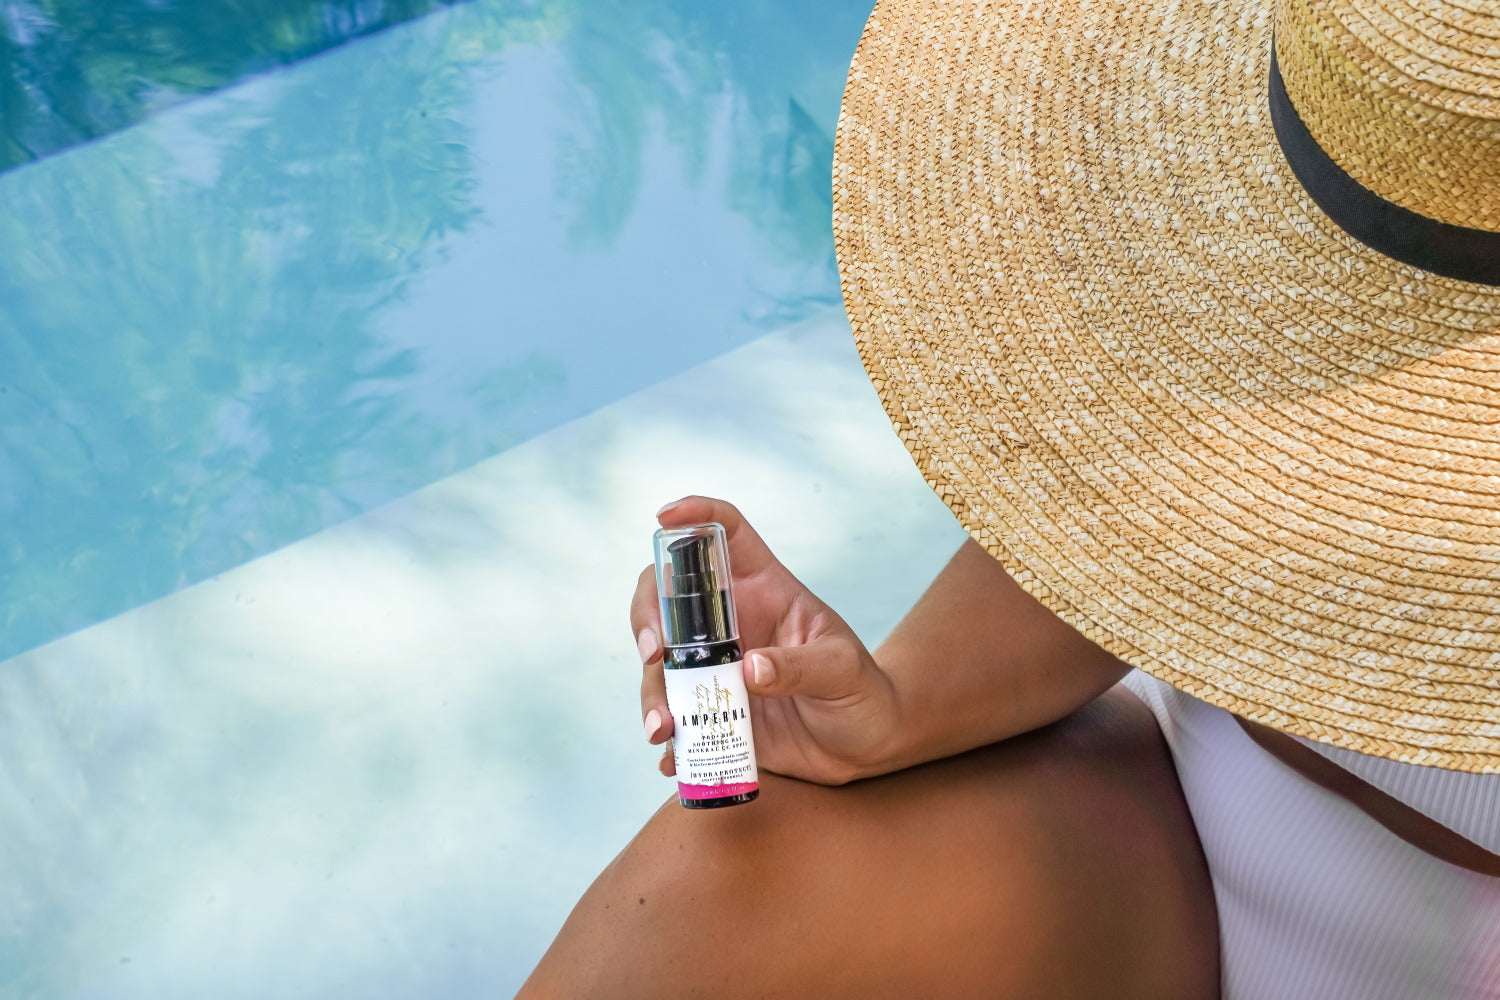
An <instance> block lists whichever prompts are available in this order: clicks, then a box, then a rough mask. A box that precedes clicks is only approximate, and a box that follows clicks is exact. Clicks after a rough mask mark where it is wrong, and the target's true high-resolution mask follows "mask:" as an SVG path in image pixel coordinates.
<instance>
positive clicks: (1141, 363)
mask: <svg viewBox="0 0 1500 1000" xmlns="http://www.w3.org/2000/svg"><path fill="white" fill-rule="evenodd" d="M834 231H835V240H836V244H837V248H838V257H839V264H840V271H841V275H842V280H843V287H844V297H845V304H846V306H847V310H848V313H849V318H850V321H851V323H852V325H853V328H854V333H855V337H856V340H857V343H858V347H859V351H860V354H861V356H862V358H863V360H864V363H865V367H866V369H867V371H868V372H869V375H870V378H871V379H872V381H873V383H874V385H875V387H876V389H877V391H878V392H879V395H880V398H881V399H882V401H883V402H884V405H885V407H886V409H887V412H888V413H889V415H890V417H891V419H892V421H893V423H894V424H895V427H896V429H897V431H898V433H899V434H900V436H901V438H902V440H903V441H904V442H905V443H906V445H907V447H908V449H909V450H910V451H911V453H912V455H913V457H914V458H915V460H916V463H917V465H918V467H919V468H920V470H921V471H922V474H923V475H924V476H925V477H926V478H927V480H928V482H929V483H930V484H931V485H932V487H933V488H934V489H935V490H936V491H937V492H938V494H939V495H940V496H941V497H942V498H943V499H944V500H945V501H946V502H947V503H948V504H949V506H950V507H951V508H952V509H953V510H954V512H955V513H956V514H957V516H958V518H959V520H960V521H961V522H962V524H963V525H964V527H965V528H966V529H967V530H968V531H969V533H970V535H971V536H972V537H974V538H975V539H977V540H978V541H979V542H980V543H982V544H983V545H984V547H985V548H986V549H988V550H989V551H990V552H991V553H993V554H994V555H995V556H997V557H998V558H999V559H1000V560H1001V561H1002V562H1003V563H1004V564H1005V566H1006V567H1007V568H1008V569H1009V570H1010V571H1011V573H1012V574H1013V575H1014V576H1015V577H1016V579H1017V580H1018V581H1019V582H1020V583H1021V585H1022V586H1023V587H1025V588H1026V589H1027V591H1029V592H1030V593H1031V594H1032V595H1034V596H1035V597H1037V598H1038V599H1040V600H1041V601H1042V602H1043V603H1044V604H1046V605H1047V606H1048V607H1050V608H1051V609H1053V610H1054V611H1055V612H1057V613H1058V614H1059V615H1061V616H1062V617H1063V618H1064V619H1065V620H1066V621H1068V622H1069V623H1071V624H1072V625H1073V626H1075V627H1076V628H1078V629H1079V630H1081V631H1082V632H1083V633H1084V634H1085V635H1087V636H1088V637H1089V638H1090V639H1092V640H1094V641H1095V642H1097V643H1098V644H1100V645H1101V646H1103V647H1104V648H1106V649H1108V650H1109V651H1111V652H1112V653H1114V654H1116V655H1118V656H1119V657H1121V658H1122V659H1123V660H1125V661H1127V662H1128V663H1130V664H1132V665H1134V666H1136V667H1139V668H1140V669H1142V670H1144V671H1146V672H1148V673H1150V674H1153V675H1155V676H1156V677H1159V678H1161V679H1162V680H1164V681H1166V682H1168V683H1170V684H1172V685H1174V686H1176V687H1178V688H1180V689H1182V690H1184V691H1186V692H1188V693H1190V694H1192V695H1195V696H1196V697H1198V698H1201V699H1204V700H1206V701H1208V702H1211V703H1213V704H1216V705H1219V706H1222V707H1223V708H1225V709H1228V710H1229V711H1231V712H1235V713H1237V714H1239V715H1242V716H1245V717H1247V718H1249V719H1252V720H1256V721H1259V722H1262V723H1265V724H1267V725H1269V726H1273V727H1275V728H1278V729H1281V730H1284V731H1288V732H1292V733H1297V734H1301V735H1304V736H1307V737H1311V738H1313V739H1315V740H1320V741H1323V742H1326V743H1331V744H1335V745H1338V746H1343V747H1347V748H1351V749H1354V750H1357V751H1362V752H1366V753H1371V754H1377V755H1380V756H1383V757H1388V758H1392V759H1395V760H1400V761H1407V762H1411V763H1417V764H1428V765H1435V766H1440V767H1445V768H1452V769H1457V770H1463V771H1472V772H1500V7H1497V6H1496V5H1494V4H1493V3H1492V2H1490V0H1280V2H1278V0H1223V2H1212V0H1166V2H1155V0H1153V2H1145V3H1143V2H1141V0H1071V2H1058V0H994V2H985V0H973V2H952V0H881V2H880V3H879V5H878V6H877V7H876V9H875V12H874V14H873V15H872V17H871V18H870V20H869V23H868V25H867V26H866V29H865V33H864V37H863V38H862V40H861V42H860V44H859V49H858V51H857V53H856V54H855V57H854V60H853V63H852V66H851V68H850V71H849V78H848V83H847V87H846V90H845V95H844V105H843V112H842V115H841V117H840V120H839V128H838V138H837V143H836V151H835V164H834Z"/></svg>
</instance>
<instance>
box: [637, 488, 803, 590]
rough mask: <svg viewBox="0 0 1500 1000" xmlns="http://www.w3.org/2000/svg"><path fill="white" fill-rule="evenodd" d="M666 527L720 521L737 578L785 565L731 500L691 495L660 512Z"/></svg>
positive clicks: (659, 517) (660, 518)
mask: <svg viewBox="0 0 1500 1000" xmlns="http://www.w3.org/2000/svg"><path fill="white" fill-rule="evenodd" d="M656 520H657V522H658V523H659V524H661V526H662V527H663V528H681V527H684V526H686V525H689V524H705V523H707V522H709V521H717V522H718V523H719V524H722V525H723V526H724V535H725V541H727V542H728V544H729V565H730V566H731V567H733V569H734V575H735V576H737V577H744V576H755V575H756V574H757V573H760V572H761V571H762V570H764V569H766V568H768V567H775V568H778V569H779V568H780V567H781V562H780V560H778V559H777V558H776V556H775V555H774V554H773V553H772V552H771V549H770V548H769V547H768V546H767V545H766V543H765V542H764V541H763V540H762V539H761V537H760V535H758V534H756V531H755V529H754V528H752V527H750V522H749V521H747V520H745V515H743V514H741V513H740V511H739V508H738V507H736V506H735V505H734V504H732V503H730V502H729V501H727V500H718V499H715V498H713V497H700V496H687V497H683V498H682V499H681V500H674V501H672V502H671V503H669V504H667V505H666V506H665V507H663V508H662V509H661V510H659V511H657V512H656Z"/></svg>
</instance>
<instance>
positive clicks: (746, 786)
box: [677, 781, 760, 799]
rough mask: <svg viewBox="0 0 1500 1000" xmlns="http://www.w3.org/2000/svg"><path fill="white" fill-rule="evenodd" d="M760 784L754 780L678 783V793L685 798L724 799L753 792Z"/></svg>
mask: <svg viewBox="0 0 1500 1000" xmlns="http://www.w3.org/2000/svg"><path fill="white" fill-rule="evenodd" d="M759 787H760V785H759V784H758V783H756V782H754V781H731V782H729V783H728V784H726V785H689V784H685V783H683V782H681V781H679V782H678V783H677V794H678V795H679V796H681V797H682V798H684V799H722V798H727V797H729V796H731V795H743V794H744V793H746V792H753V791H755V790H756V789H757V788H759Z"/></svg>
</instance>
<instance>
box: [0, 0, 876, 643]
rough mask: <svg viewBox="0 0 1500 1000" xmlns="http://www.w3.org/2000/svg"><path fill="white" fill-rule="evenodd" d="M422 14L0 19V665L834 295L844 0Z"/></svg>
mask: <svg viewBox="0 0 1500 1000" xmlns="http://www.w3.org/2000/svg"><path fill="white" fill-rule="evenodd" d="M75 6H76V8H77V9H75ZM433 6H435V5H433V4H425V5H424V4H420V3H414V2H408V3H405V4H395V5H392V4H371V3H364V4H360V3H354V2H352V0H343V2H340V3H324V4H312V3H309V2H306V0H303V2H300V3H297V4H291V3H283V4H281V5H278V13H279V20H277V22H276V23H279V24H283V26H285V25H294V26H295V25H303V26H304V29H305V30H304V31H303V35H306V36H307V38H312V39H313V41H308V40H307V38H303V37H301V36H297V35H296V33H295V32H292V31H291V29H290V28H285V27H283V30H281V31H279V32H278V31H271V30H269V29H266V30H263V31H260V32H251V31H248V30H246V31H241V30H239V29H238V28H236V25H237V24H239V22H240V21H242V20H244V19H245V18H247V17H250V10H251V8H249V7H234V6H231V7H230V8H227V9H226V11H225V12H220V14H219V15H215V16H212V17H210V16H208V15H207V14H205V8H203V7H202V6H201V5H192V4H165V5H162V4H146V3H115V4H112V5H104V6H103V7H99V8H95V7H92V6H88V5H68V4H54V5H47V4H41V3H20V2H10V3H7V4H6V5H5V7H4V9H5V11H6V20H5V23H6V24H8V25H9V28H8V31H9V35H10V37H11V39H12V42H14V40H15V39H16V38H18V37H22V38H24V39H28V40H29V41H30V43H31V44H30V46H29V48H28V47H18V46H16V45H14V44H12V45H11V46H10V50H11V51H12V52H13V53H14V52H16V51H20V52H22V53H23V54H24V53H26V52H28V51H29V52H30V53H31V54H32V55H34V56H35V58H34V59H32V62H31V63H27V62H24V61H16V62H12V64H11V73H10V75H9V80H8V83H6V84H5V86H7V87H9V92H10V93H12V94H15V93H18V92H19V93H22V94H25V95H27V98H28V100H29V101H30V105H29V106H28V108H27V110H26V113H25V114H17V113H16V112H15V111H8V112H7V114H6V119H5V120H6V122H7V128H8V131H9V133H10V134H11V135H12V138H13V139H15V138H16V137H17V136H21V137H23V138H24V137H26V136H40V138H26V139H25V142H26V144H27V145H28V147H35V148H46V149H49V150H50V151H51V155H47V156H45V157H43V158H40V159H36V160H34V161H31V162H21V163H17V164H14V165H13V166H12V169H10V170H8V171H7V172H5V173H3V174H0V206H4V207H3V208H0V560H3V565H4V566H5V569H6V572H5V574H4V576H3V577H0V608H3V609H4V610H3V618H0V622H3V625H4V628H3V629H0V659H3V658H4V657H6V656H10V655H14V654H16V653H19V652H21V651H23V650H25V649H28V648H31V647H33V646H36V645H38V644H40V643H43V642H46V641H48V640H50V639H54V638H56V637H58V636H61V635H65V634H67V633H69V632H71V631H74V630H76V629H78V628H81V627H83V626H85V625H88V624H91V623H93V622H96V621H99V620H101V619H104V618H106V617H108V616H110V615H113V614H116V613H119V612H121V611H123V610H125V609H127V608H130V607H134V606H137V605H139V604H142V603H144V602H147V601H149V600H153V599H155V598H158V597H161V596H163V595H165V594H168V593H171V592H172V591H174V590H176V589H178V588H180V587H182V586H185V585H187V584H190V583H193V582H195V581H198V580H203V579H206V578H208V577H209V576H211V575H213V574H215V573H217V572H221V571H223V570H225V569H227V568H229V567H232V566H235V565H238V564H240V563H243V562H245V561H246V560H249V559H252V558H254V557H256V556H258V555H261V554H264V553H266V552H269V551H273V550H275V549H277V548H279V547H281V546H283V545H285V544H287V543H289V542H291V541H294V540H296V539H298V538H302V537H306V536H307V535H310V534H312V533H314V532H316V531H318V530H320V529H322V528H324V527H327V526H329V525H331V524H334V523H337V522H338V521H340V520H342V519H345V518H347V517H350V516H353V515H355V514H358V513H360V512H363V511H366V510H369V509H372V508H373V507H375V506H378V505H379V504H381V503H384V502H386V501H389V500H391V499H393V498H395V497H398V496H401V495H403V494H405V493H407V492H410V491H411V490H413V489H416V488H418V487H420V486H422V485H425V484H427V483H430V482H433V481H435V480H437V479H439V478H441V477H443V476H445V475H447V474H449V473H452V472H454V471H456V470H458V469H461V468H464V467H466V466H468V465H471V464H473V463H474V462H476V461H478V460H480V459H482V458H484V457H487V456H489V455H493V454H496V453H498V452H500V451H502V450H504V449H505V448H508V447H510V446H513V445H515V444H517V443H519V442H521V441H525V440H527V439H528V438H530V437H532V436H533V435H535V434H537V433H539V432H541V431H543V430H546V429H547V428H549V427H554V426H557V425H558V424H560V423H562V422H564V421H566V420H569V419H572V418H574V417H576V416H578V415H580V414H582V413H586V412H589V411H590V410H592V409H595V408H597V407H599V406H602V405H604V404H606V403H607V402H609V401H610V400H612V399H617V398H620V397H621V396H623V395H625V394H627V393H628V392H631V391H633V390H635V389H639V388H641V387H642V386H644V385H648V384H650V383H652V382H654V381H657V380H659V379H660V378H662V377H664V376H666V375H668V374H670V373H671V372H673V371H678V370H681V369H683V368H686V367H688V366H691V365H693V364H696V363H699V362H702V361H704V360H706V359H708V358H711V357H714V356H716V355H719V354H722V353H723V352H725V351H726V350H729V349H731V348H733V347H735V346H737V345H740V344H743V343H746V342H748V341H749V340H752V339H754V338H755V337H757V336H761V335H764V334H765V333H767V332H769V331H771V330H773V329H776V328H777V327H779V326H782V325H785V324H787V323H790V322H793V321H795V320H797V319H799V318H802V317H805V316H807V315H810V314H812V313H813V312H815V311H817V310H819V309H821V308H827V307H829V306H830V305H833V304H835V303H836V302H837V300H838V289H837V279H836V275H835V271H834V266H833V261H832V246H831V239H830V237H829V234H828V220H827V213H828V204H829V194H828V165H829V162H830V158H831V150H832V138H831V137H832V128H833V122H834V119H835V116H836V113H837V104H838V96H839V88H840V86H841V82H842V73H843V67H844V65H845V64H846V62H847V59H848V56H849V54H850V52H851V51H852V48H853V44H854V42H855V40H856V39H857V35H858V31H859V28H860V26H861V23H862V19H863V17H864V15H865V14H866V13H867V9H868V3H863V4H861V3H848V2H837V3H820V4H816V5H797V4H794V3H790V2H779V3H770V2H761V3H746V4H734V5H716V4H708V5H705V4H699V3H690V2H685V0H684V2H675V3H672V2H657V3H623V2H622V3H601V2H596V0H590V2H588V3H583V2H560V0H559V2H544V3H495V2H488V3H485V2H476V3H468V4H461V5H458V6H452V7H444V8H440V9H438V10H437V12H436V13H430V14H428V16H426V17H421V18H417V19H415V20H409V19H406V18H410V17H411V16H412V15H413V14H415V13H419V12H421V11H423V10H426V9H428V8H431V7H433ZM100 11H105V12H109V11H112V12H113V14H114V15H115V18H114V20H115V21H118V22H121V23H123V24H125V25H126V26H127V27H129V28H130V30H129V31H127V32H126V33H125V34H124V35H122V36H121V37H119V38H116V39H115V41H114V42H112V43H110V44H108V45H106V44H104V43H103V42H102V41H100V38H99V35H98V28H97V25H96V23H95V22H96V21H98V20H99V19H101V18H103V16H104V15H103V14H102V13H100ZM74 18H78V19H83V23H82V24H81V25H78V26H74V27H75V28H76V30H70V25H71V24H72V21H71V19H74ZM237 19H238V20H237ZM273 20H276V19H273ZM392 22H399V23H396V24H395V26H394V27H391V26H390V25H391V24H392ZM340 24H343V25H344V26H345V28H346V29H347V30H345V31H343V32H342V33H340V32H337V31H333V30H332V29H331V28H329V27H328V26H329V25H333V26H337V25H340ZM49 25H55V26H56V27H55V30H53V31H52V33H51V34H48V33H47V30H44V29H46V28H47V26H49ZM142 25H144V27H143V26H142ZM209 26H213V27H214V28H215V30H214V31H209ZM376 26H379V27H387V28H388V30H384V31H381V32H379V33H376V34H368V32H369V31H370V30H372V29H373V27H376ZM148 28H150V29H151V30H150V31H148V30H147V29H148ZM168 28H170V29H171V30H170V31H168V30H167V29H168ZM289 34H290V35H292V36H294V37H285V36H288V35H289ZM360 34H367V37H364V38H363V39H362V40H359V41H354V42H352V43H350V44H346V45H343V46H340V47H333V48H329V49H328V51H324V52H322V53H321V54H319V55H316V56H315V57H311V58H305V59H302V60H301V61H298V62H295V63H294V64H292V65H289V66H281V67H280V68H277V69H274V70H273V71H269V72H261V73H258V74H257V73H248V74H247V73H246V71H247V70H257V69H265V67H266V66H268V65H270V66H279V65H280V63H282V62H285V61H286V60H287V59H290V58H292V57H295V56H297V55H303V54H305V52H306V50H307V49H308V48H310V47H311V48H316V47H319V46H320V45H321V46H323V47H327V46H326V45H323V43H330V44H331V40H333V39H339V38H344V37H349V36H356V35H360ZM146 35H150V37H153V38H157V37H168V38H170V39H171V42H170V44H167V43H159V44H157V45H156V47H155V49H153V50H151V51H149V52H147V53H146V54H145V55H141V54H140V53H136V54H134V55H133V56H132V55H129V54H128V53H129V50H130V45H132V44H134V42H133V39H134V38H136V36H142V37H144V36H146ZM267 39H270V40H272V41H279V43H280V47H279V48H277V49H275V50H274V51H267V50H266V48H265V46H266V45H268V44H269V43H268V41H267ZM42 40H50V41H49V42H48V44H47V45H43V44H42ZM314 42H316V43H317V44H314ZM42 50H45V53H46V55H47V59H42V58H41V56H40V55H37V53H38V52H40V51H42ZM131 58H134V59H135V60H136V61H137V63H139V64H140V65H137V66H136V67H135V68H134V69H130V70H128V71H127V69H126V68H122V67H121V64H122V62H126V61H128V60H129V59H131ZM122 79H124V80H127V81H130V82H133V84H134V86H133V87H132V86H127V85H126V84H124V83H121V82H120V81H121V80H122ZM171 80H177V81H179V83H178V85H177V88H176V90H174V91H173V93H172V94H171V95H170V99H168V97H164V96H161V95H162V94H164V93H165V91H163V90H162V88H163V87H164V86H166V84H165V83H164V81H171ZM38 81H41V82H40V83H38ZM220 83H225V84H231V83H232V85H231V86H225V87H223V88H222V89H217V90H212V89H211V88H212V87H214V86H215V85H216V84H220ZM203 90H209V91H210V92H209V93H207V94H206V95H205V96H198V97H196V98H194V99H192V100H186V99H185V95H189V94H192V93H196V92H198V91H203ZM122 95H124V96H122ZM153 95H155V96H153ZM13 105H14V100H13ZM75 107H80V108H95V109H97V115H96V116H95V118H94V119H91V120H87V121H81V122H77V123H76V128H75V130H74V132H73V133H68V134H66V135H64V134H63V132H62V131H61V128H62V127H61V125H59V124H57V123H59V122H64V121H73V120H74V118H76V117H77V115H75V114H74V112H73V111H72V109H73V108H75ZM122 108H123V109H124V110H121V109H122ZM135 119H139V121H138V122H137V123H135V124H133V125H130V126H129V127H125V128H120V127H119V126H120V125H122V124H125V123H128V122H130V121H133V120H135ZM12 122H16V123H17V124H15V125H14V127H11V123H12ZM49 123H50V124H49ZM95 134H97V138H93V139H92V141H87V142H84V141H82V140H83V139H86V138H90V137H91V136H92V135H95ZM47 136H52V138H50V139H48V138H46V137H47ZM18 141H19V140H18ZM69 142H72V143H74V144H73V145H71V146H69V145H68V143H69ZM48 143H50V146H49V145H48Z"/></svg>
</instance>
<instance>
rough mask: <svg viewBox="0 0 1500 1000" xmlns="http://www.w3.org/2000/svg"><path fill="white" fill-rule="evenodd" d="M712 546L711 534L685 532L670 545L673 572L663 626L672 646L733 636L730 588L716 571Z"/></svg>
mask: <svg viewBox="0 0 1500 1000" xmlns="http://www.w3.org/2000/svg"><path fill="white" fill-rule="evenodd" d="M712 546H713V538H712V536H710V535H686V536H684V537H682V538H678V539H676V540H675V541H673V542H672V543H671V544H669V545H668V546H667V555H668V558H669V559H670V560H671V565H672V569H673V572H672V577H671V580H672V588H671V593H669V594H668V595H667V600H666V605H667V606H666V608H665V612H666V614H665V617H664V618H663V621H662V626H663V630H664V631H665V632H666V642H667V645H669V646H684V645H688V644H697V643H704V642H724V641H725V640H727V639H733V638H734V632H733V630H732V628H731V626H730V612H729V591H728V590H727V589H726V588H725V587H723V586H721V585H720V583H719V581H718V575H717V574H716V573H715V572H714V567H713V558H712V551H713V550H712Z"/></svg>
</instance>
